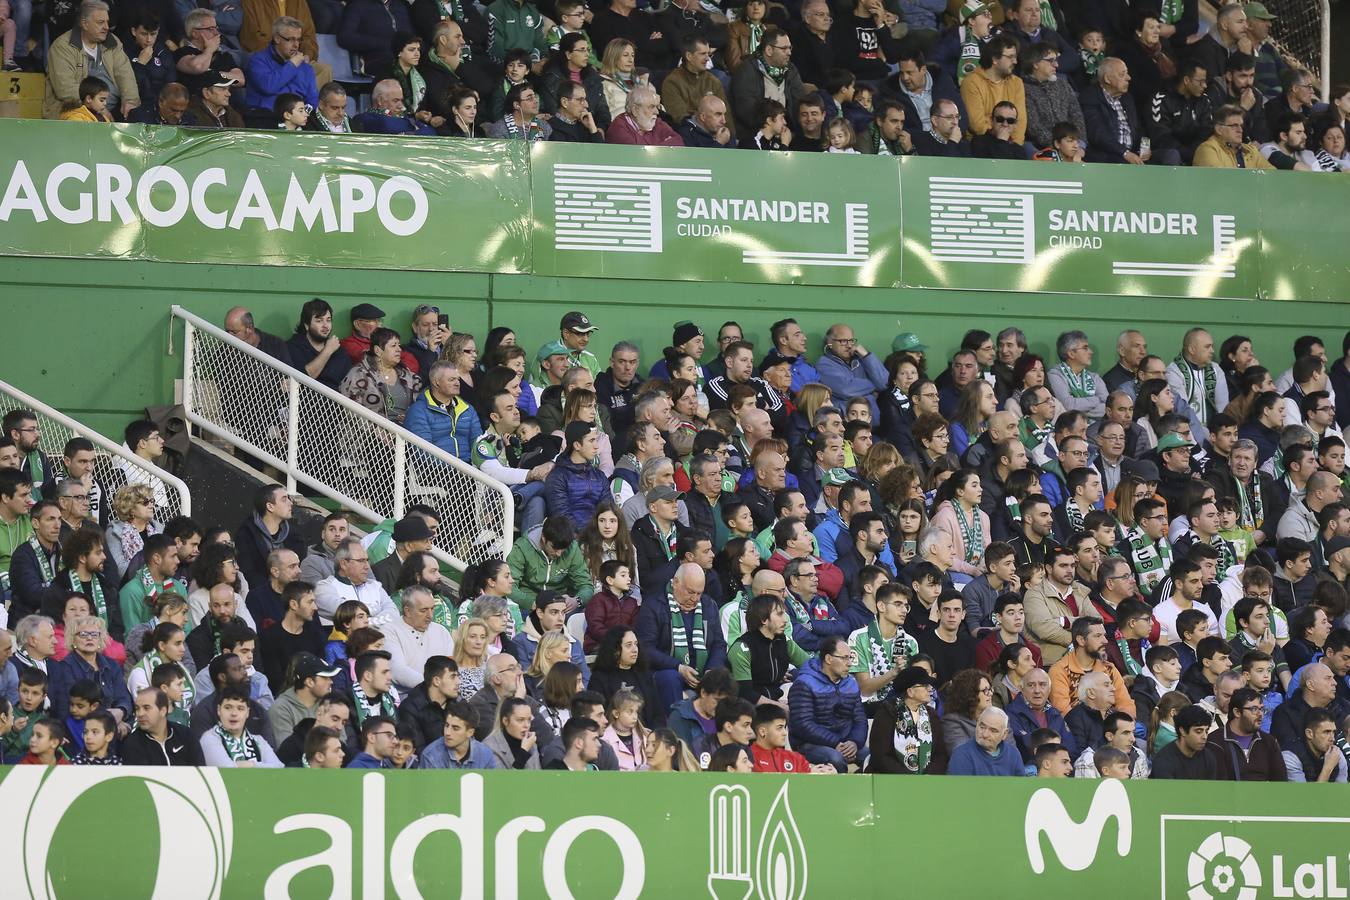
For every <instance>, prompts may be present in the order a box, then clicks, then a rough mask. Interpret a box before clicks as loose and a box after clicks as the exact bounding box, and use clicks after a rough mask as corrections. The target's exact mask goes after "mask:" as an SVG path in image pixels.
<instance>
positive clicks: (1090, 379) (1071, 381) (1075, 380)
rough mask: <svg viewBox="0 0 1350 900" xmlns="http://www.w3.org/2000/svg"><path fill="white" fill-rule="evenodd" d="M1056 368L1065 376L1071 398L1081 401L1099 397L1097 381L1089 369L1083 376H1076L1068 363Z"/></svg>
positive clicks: (1085, 370) (1084, 371)
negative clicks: (1086, 398)
mask: <svg viewBox="0 0 1350 900" xmlns="http://www.w3.org/2000/svg"><path fill="white" fill-rule="evenodd" d="M1055 368H1056V369H1057V370H1058V371H1059V374H1060V375H1062V376H1064V383H1065V384H1067V385H1068V386H1069V396H1071V397H1077V398H1080V399H1082V398H1085V397H1095V396H1097V379H1096V377H1095V376H1094V375H1093V374H1092V373H1091V372H1089V371H1088V370H1087V369H1084V370H1083V372H1082V374H1080V375H1075V374H1073V369H1071V368H1069V364H1068V363H1060V364H1059V365H1057V366H1055Z"/></svg>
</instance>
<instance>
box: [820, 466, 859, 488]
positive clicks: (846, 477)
mask: <svg viewBox="0 0 1350 900" xmlns="http://www.w3.org/2000/svg"><path fill="white" fill-rule="evenodd" d="M856 480H857V479H856V478H854V477H853V476H852V475H851V474H849V471H848V469H830V470H829V471H827V472H826V473H825V476H824V477H823V478H821V479H820V484H821V487H839V486H840V485H844V484H848V483H849V482H850V481H856Z"/></svg>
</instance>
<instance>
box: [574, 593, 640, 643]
mask: <svg viewBox="0 0 1350 900" xmlns="http://www.w3.org/2000/svg"><path fill="white" fill-rule="evenodd" d="M637 614H638V602H637V600H635V599H634V598H633V596H632V595H631V594H630V595H629V596H627V597H622V598H620V597H615V596H614V594H613V592H611V591H608V590H604V591H596V592H595V594H593V595H592V596H591V599H589V600H587V601H586V639H585V640H584V641H582V649H583V650H585V651H586V652H587V653H594V652H595V651H596V648H598V647H599V646H600V641H601V639H602V638H604V636H605V632H607V631H609V630H610V629H611V628H618V627H623V628H632V627H633V622H634V621H635V620H636V619H637Z"/></svg>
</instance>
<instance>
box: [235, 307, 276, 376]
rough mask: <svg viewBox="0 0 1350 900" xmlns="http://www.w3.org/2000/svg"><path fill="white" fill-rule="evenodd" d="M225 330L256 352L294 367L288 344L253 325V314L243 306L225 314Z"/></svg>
mask: <svg viewBox="0 0 1350 900" xmlns="http://www.w3.org/2000/svg"><path fill="white" fill-rule="evenodd" d="M225 330H226V331H228V332H229V333H230V335H231V336H233V337H236V338H238V339H239V340H241V341H243V342H244V343H245V344H248V345H249V346H250V347H252V348H253V349H255V350H261V351H262V352H263V353H266V354H267V355H268V356H270V357H272V358H273V359H275V360H276V361H277V362H280V363H285V364H286V365H288V366H289V365H293V363H292V362H291V351H290V349H289V348H288V347H287V346H286V342H285V341H283V340H282V339H281V338H279V337H277V336H276V335H274V334H268V333H267V332H265V331H262V330H260V329H258V328H257V327H256V326H255V325H254V324H253V313H251V312H249V311H248V309H247V308H245V307H243V306H236V307H233V308H232V309H231V310H230V311H229V312H227V313H226V314H225Z"/></svg>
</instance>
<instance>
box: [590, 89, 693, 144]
mask: <svg viewBox="0 0 1350 900" xmlns="http://www.w3.org/2000/svg"><path fill="white" fill-rule="evenodd" d="M660 112H661V95H660V94H658V93H656V88H654V87H651V86H650V85H645V84H640V85H638V86H637V87H635V88H633V89H632V90H631V91H629V92H628V103H627V105H626V106H625V108H624V114H623V115H621V116H619V117H618V118H617V119H615V120H614V121H613V122H611V123H610V125H609V129H608V130H607V131H606V132H605V140H606V141H608V142H609V143H611V144H630V145H633V146H637V147H683V146H684V139H683V138H681V137H680V136H679V135H678V134H677V133H676V132H675V129H673V128H671V127H670V126H669V125H667V124H666V123H665V122H663V121H661V119H660V117H659V115H658V113H660Z"/></svg>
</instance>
